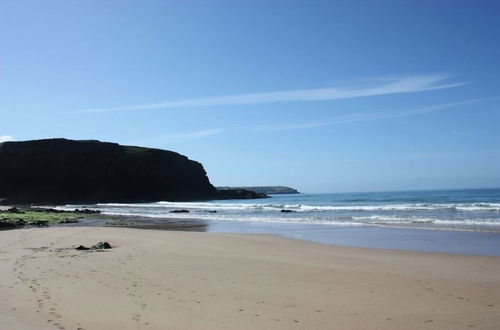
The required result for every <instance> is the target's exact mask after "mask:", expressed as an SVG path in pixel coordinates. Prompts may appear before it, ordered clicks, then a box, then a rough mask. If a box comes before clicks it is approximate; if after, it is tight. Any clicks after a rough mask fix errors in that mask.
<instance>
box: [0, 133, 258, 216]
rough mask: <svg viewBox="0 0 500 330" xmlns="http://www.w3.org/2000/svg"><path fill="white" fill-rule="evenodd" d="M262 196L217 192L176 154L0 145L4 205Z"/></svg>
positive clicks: (101, 146) (63, 144)
mask: <svg viewBox="0 0 500 330" xmlns="http://www.w3.org/2000/svg"><path fill="white" fill-rule="evenodd" d="M263 197H267V196H266V195H265V194H258V193H255V192H253V191H248V190H245V189H235V190H225V191H217V189H216V188H215V187H214V186H213V185H212V184H211V183H210V181H209V180H208V177H207V175H206V172H205V170H204V169H203V166H202V165H201V164H200V163H198V162H195V161H193V160H190V159H188V158H187V157H185V156H183V155H180V154H178V153H175V152H172V151H167V150H160V149H152V148H142V147H133V146H122V145H119V144H116V143H107V142H100V141H94V140H85V141H74V140H67V139H47V140H33V141H23V142H4V143H0V204H4V205H12V204H90V203H99V202H101V203H106V202H122V203H127V202H148V201H162V200H163V201H192V200H209V199H247V198H263ZM57 211H59V210H57ZM61 212H62V211H61Z"/></svg>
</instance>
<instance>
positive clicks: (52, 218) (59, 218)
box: [0, 211, 81, 223]
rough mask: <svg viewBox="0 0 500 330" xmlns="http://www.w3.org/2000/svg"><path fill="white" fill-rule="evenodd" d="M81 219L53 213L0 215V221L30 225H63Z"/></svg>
mask: <svg viewBox="0 0 500 330" xmlns="http://www.w3.org/2000/svg"><path fill="white" fill-rule="evenodd" d="M79 218H81V215H72V214H71V215H70V214H67V213H55V212H54V213H52V212H29V211H28V212H25V213H11V212H2V213H0V220H4V221H8V222H16V221H18V220H24V221H26V222H28V223H30V222H37V221H44V222H48V223H63V222H67V221H68V220H77V219H79Z"/></svg>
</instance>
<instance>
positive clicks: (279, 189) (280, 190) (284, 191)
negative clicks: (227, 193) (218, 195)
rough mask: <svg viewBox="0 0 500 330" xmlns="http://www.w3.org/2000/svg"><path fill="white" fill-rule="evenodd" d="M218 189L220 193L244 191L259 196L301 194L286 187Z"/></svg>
mask: <svg viewBox="0 0 500 330" xmlns="http://www.w3.org/2000/svg"><path fill="white" fill-rule="evenodd" d="M217 189H218V190H219V191H224V190H238V189H243V190H249V191H253V192H255V193H258V194H300V193H299V192H298V191H297V190H296V189H294V188H290V187H285V186H257V187H217Z"/></svg>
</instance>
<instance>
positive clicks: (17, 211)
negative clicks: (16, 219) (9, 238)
mask: <svg viewBox="0 0 500 330" xmlns="http://www.w3.org/2000/svg"><path fill="white" fill-rule="evenodd" d="M7 212H9V213H19V214H23V213H24V211H21V210H20V209H18V208H17V207H11V208H10V209H8V210H7Z"/></svg>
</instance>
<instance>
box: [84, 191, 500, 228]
mask: <svg viewBox="0 0 500 330" xmlns="http://www.w3.org/2000/svg"><path fill="white" fill-rule="evenodd" d="M80 207H81V206H80ZM86 207H89V208H92V209H97V210H101V211H102V212H104V213H109V214H121V215H141V216H149V217H169V218H197V219H204V220H209V221H245V222H260V223H265V222H267V223H283V224H321V225H328V226H337V227H342V226H349V227H355V226H365V227H366V226H369V227H396V228H415V229H418V228H429V229H448V230H470V231H498V232H500V189H477V190H440V191H438V190H436V191H403V192H369V193H345V194H341V193H335V194H291V195H272V196H271V197H270V198H265V199H254V200H216V201H206V202H156V203H141V204H116V203H112V204H96V205H87V206H86ZM180 209H183V210H188V211H189V213H175V214H174V213H170V212H171V211H174V210H180ZM284 210H286V211H289V212H283V211H284Z"/></svg>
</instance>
